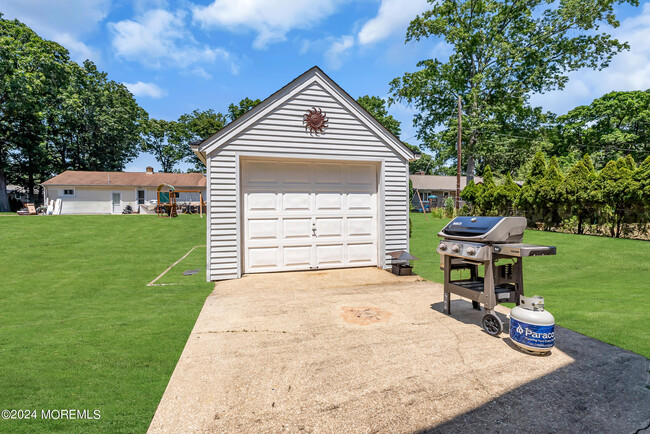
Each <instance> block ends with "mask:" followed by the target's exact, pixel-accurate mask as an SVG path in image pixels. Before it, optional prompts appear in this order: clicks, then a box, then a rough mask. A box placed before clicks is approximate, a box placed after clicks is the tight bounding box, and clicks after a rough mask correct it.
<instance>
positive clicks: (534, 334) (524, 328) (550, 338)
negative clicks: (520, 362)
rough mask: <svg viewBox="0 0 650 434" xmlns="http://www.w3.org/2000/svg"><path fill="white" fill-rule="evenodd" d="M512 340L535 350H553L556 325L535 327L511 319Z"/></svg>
mask: <svg viewBox="0 0 650 434" xmlns="http://www.w3.org/2000/svg"><path fill="white" fill-rule="evenodd" d="M510 339H512V340H513V341H515V342H519V343H520V344H523V345H528V346H529V347H533V348H542V349H544V348H553V345H554V344H555V325H545V326H541V325H533V324H527V323H525V322H521V321H517V320H516V319H514V318H512V317H510Z"/></svg>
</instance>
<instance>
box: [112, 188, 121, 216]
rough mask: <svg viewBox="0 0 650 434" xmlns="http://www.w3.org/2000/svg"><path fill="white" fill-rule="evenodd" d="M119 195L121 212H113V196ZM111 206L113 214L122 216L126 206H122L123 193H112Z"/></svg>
mask: <svg viewBox="0 0 650 434" xmlns="http://www.w3.org/2000/svg"><path fill="white" fill-rule="evenodd" d="M115 193H117V194H119V195H120V212H119V213H117V212H113V195H114V194H115ZM110 199H111V200H110V204H111V214H122V211H124V206H123V205H122V192H121V191H111V197H110Z"/></svg>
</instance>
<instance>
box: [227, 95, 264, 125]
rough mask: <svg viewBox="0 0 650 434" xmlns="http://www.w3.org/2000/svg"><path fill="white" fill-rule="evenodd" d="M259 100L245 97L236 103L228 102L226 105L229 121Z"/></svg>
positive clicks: (242, 113)
mask: <svg viewBox="0 0 650 434" xmlns="http://www.w3.org/2000/svg"><path fill="white" fill-rule="evenodd" d="M261 102H262V101H260V100H259V99H250V98H248V97H246V98H244V99H242V100H241V101H239V103H237V104H230V105H229V106H228V119H230V122H232V121H234V120H235V119H237V118H239V117H240V116H242V115H244V114H245V113H246V112H247V111H249V110H250V109H252V108H253V107H255V106H256V105H257V104H259V103H261Z"/></svg>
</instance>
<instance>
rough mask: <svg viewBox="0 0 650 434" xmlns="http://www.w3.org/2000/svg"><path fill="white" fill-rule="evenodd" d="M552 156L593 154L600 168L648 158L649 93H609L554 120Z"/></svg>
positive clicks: (649, 144) (649, 138)
mask: <svg viewBox="0 0 650 434" xmlns="http://www.w3.org/2000/svg"><path fill="white" fill-rule="evenodd" d="M557 122H558V127H557V128H558V134H557V137H558V139H559V140H557V143H556V149H555V153H558V154H560V153H565V154H566V153H571V152H574V153H578V154H579V155H582V154H584V153H586V152H590V153H592V154H593V155H594V156H595V158H596V159H597V161H598V162H599V163H600V164H599V165H600V166H601V167H602V165H603V164H604V163H605V162H606V161H609V160H612V159H617V158H620V157H622V156H624V155H630V156H632V158H635V159H639V160H643V159H644V158H646V157H647V156H648V155H650V90H646V91H639V90H637V91H631V92H610V93H608V94H606V95H604V96H602V97H600V98H598V99H595V100H594V101H593V102H592V103H591V104H590V105H588V106H579V107H576V108H574V109H573V110H571V111H569V112H568V113H567V114H566V115H564V116H560V117H559V118H558V119H557Z"/></svg>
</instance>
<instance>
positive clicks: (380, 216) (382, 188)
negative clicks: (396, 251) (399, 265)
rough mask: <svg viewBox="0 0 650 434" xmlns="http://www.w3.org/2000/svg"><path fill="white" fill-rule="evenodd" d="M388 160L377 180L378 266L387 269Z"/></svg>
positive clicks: (380, 168) (384, 161) (380, 165)
mask: <svg viewBox="0 0 650 434" xmlns="http://www.w3.org/2000/svg"><path fill="white" fill-rule="evenodd" d="M385 170H386V160H384V159H382V160H381V162H380V163H379V170H378V171H377V172H378V174H377V176H379V179H378V180H377V181H378V182H377V225H378V226H379V227H378V229H379V230H378V231H377V236H378V237H379V240H378V241H379V242H378V243H377V245H378V247H377V249H378V252H377V266H378V267H379V268H386V173H385Z"/></svg>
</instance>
